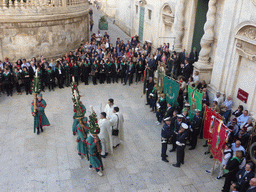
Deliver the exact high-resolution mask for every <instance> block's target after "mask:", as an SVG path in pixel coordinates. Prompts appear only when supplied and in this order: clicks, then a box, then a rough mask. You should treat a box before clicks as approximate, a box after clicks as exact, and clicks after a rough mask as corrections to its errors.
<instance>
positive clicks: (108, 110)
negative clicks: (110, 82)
mask: <svg viewBox="0 0 256 192" xmlns="http://www.w3.org/2000/svg"><path fill="white" fill-rule="evenodd" d="M114 107H116V106H115V105H114V99H109V100H108V104H107V105H106V107H105V109H104V112H105V113H106V114H107V119H109V118H110V117H111V116H112V114H113V109H114Z"/></svg>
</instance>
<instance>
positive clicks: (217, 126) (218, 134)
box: [210, 116, 231, 162]
mask: <svg viewBox="0 0 256 192" xmlns="http://www.w3.org/2000/svg"><path fill="white" fill-rule="evenodd" d="M212 127H213V134H212V142H211V149H210V150H211V153H212V155H213V158H214V159H215V160H217V161H219V162H221V161H222V157H223V152H222V151H223V150H224V148H225V144H226V143H227V141H228V138H229V134H230V133H231V130H230V129H229V128H227V127H226V125H224V123H223V121H222V120H219V119H217V118H214V116H213V123H212Z"/></svg>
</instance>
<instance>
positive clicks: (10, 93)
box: [4, 83, 12, 96]
mask: <svg viewBox="0 0 256 192" xmlns="http://www.w3.org/2000/svg"><path fill="white" fill-rule="evenodd" d="M4 88H5V90H6V92H7V95H8V96H9V95H12V85H11V83H5V84H4Z"/></svg>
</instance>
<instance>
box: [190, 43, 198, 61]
mask: <svg viewBox="0 0 256 192" xmlns="http://www.w3.org/2000/svg"><path fill="white" fill-rule="evenodd" d="M189 58H190V62H191V64H193V63H194V62H197V61H198V53H197V50H196V48H195V47H194V48H193V51H191V52H190V55H189Z"/></svg>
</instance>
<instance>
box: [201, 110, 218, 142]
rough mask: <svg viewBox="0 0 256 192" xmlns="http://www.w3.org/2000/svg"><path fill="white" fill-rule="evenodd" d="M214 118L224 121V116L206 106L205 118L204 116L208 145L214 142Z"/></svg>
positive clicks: (205, 136)
mask: <svg viewBox="0 0 256 192" xmlns="http://www.w3.org/2000/svg"><path fill="white" fill-rule="evenodd" d="M212 116H214V117H215V118H217V119H219V120H222V116H221V115H220V114H219V113H217V112H215V111H214V110H212V109H211V108H210V107H208V106H205V116H204V139H206V140H208V143H211V140H212V133H213V131H212V129H211V123H212V120H213V119H212Z"/></svg>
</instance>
